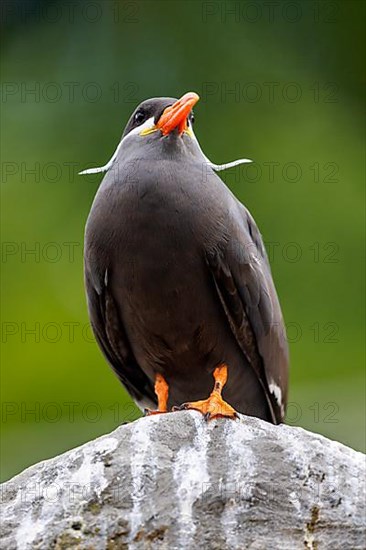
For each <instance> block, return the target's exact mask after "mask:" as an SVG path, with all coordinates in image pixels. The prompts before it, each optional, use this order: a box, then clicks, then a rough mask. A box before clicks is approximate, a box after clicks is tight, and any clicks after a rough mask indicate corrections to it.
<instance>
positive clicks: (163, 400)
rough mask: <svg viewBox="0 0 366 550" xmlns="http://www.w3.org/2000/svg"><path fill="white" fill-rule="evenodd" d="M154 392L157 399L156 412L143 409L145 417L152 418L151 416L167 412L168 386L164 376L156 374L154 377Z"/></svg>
mask: <svg viewBox="0 0 366 550" xmlns="http://www.w3.org/2000/svg"><path fill="white" fill-rule="evenodd" d="M154 390H155V393H156V396H157V398H158V408H157V410H156V411H152V410H150V409H145V411H144V413H145V416H152V415H153V414H164V413H167V412H168V406H167V405H168V394H169V386H168V383H167V382H166V380H165V378H164V376H162V375H161V374H157V375H156V376H155V386H154Z"/></svg>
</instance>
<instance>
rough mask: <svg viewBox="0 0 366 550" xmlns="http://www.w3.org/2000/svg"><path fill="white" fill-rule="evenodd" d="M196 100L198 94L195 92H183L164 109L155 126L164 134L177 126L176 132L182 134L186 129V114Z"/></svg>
mask: <svg viewBox="0 0 366 550" xmlns="http://www.w3.org/2000/svg"><path fill="white" fill-rule="evenodd" d="M198 100H199V95H198V94H196V93H195V92H188V93H187V94H184V95H183V96H182V97H181V98H180V99H178V101H176V102H175V103H173V105H170V107H167V108H166V109H165V110H164V112H163V114H162V115H161V117H160V118H159V121H158V123H157V124H156V126H157V128H159V130H161V131H162V133H163V135H164V136H166V135H168V134H170V132H171V131H172V130H174V129H175V128H178V133H179V134H182V133H183V132H184V130H186V129H187V118H188V115H189V113H190V112H191V110H192V109H193V106H194V105H196V103H197V101H198Z"/></svg>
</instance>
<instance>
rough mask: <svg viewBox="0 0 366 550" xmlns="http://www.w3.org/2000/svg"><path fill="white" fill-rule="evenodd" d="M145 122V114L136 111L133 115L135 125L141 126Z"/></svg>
mask: <svg viewBox="0 0 366 550" xmlns="http://www.w3.org/2000/svg"><path fill="white" fill-rule="evenodd" d="M144 120H145V113H143V112H142V111H137V113H136V114H135V122H136V123H137V124H142V123H143V122H144Z"/></svg>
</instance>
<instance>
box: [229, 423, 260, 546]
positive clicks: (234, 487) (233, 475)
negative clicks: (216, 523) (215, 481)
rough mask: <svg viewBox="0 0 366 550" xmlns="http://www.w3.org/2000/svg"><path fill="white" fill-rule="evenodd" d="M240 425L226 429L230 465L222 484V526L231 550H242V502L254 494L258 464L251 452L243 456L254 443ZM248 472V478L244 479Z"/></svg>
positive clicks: (247, 431) (251, 432) (251, 434)
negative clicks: (233, 549)
mask: <svg viewBox="0 0 366 550" xmlns="http://www.w3.org/2000/svg"><path fill="white" fill-rule="evenodd" d="M240 424H242V423H241V422H233V421H227V423H226V425H225V442H226V446H227V465H230V466H229V468H230V469H229V470H226V475H225V478H224V481H223V482H222V483H221V494H222V497H223V500H224V501H226V505H225V508H224V510H223V512H222V516H221V525H222V529H223V532H224V533H225V539H226V541H227V543H228V546H229V547H230V548H240V539H241V537H240V522H239V521H238V517H237V516H238V512H239V511H241V512H242V511H243V501H247V500H248V499H249V498H250V496H251V494H252V491H253V486H254V485H253V479H254V477H255V473H256V470H257V464H256V460H255V457H254V454H253V453H252V452H247V453H246V454H245V456H244V454H243V452H242V448H243V446H246V448H247V449H248V446H247V445H246V442H247V441H250V440H251V439H253V431H252V430H249V429H246V430H245V429H244V430H243V425H241V426H240ZM243 472H245V476H243Z"/></svg>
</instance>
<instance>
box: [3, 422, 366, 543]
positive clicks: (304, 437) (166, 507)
mask: <svg viewBox="0 0 366 550" xmlns="http://www.w3.org/2000/svg"><path fill="white" fill-rule="evenodd" d="M1 544H2V546H1V548H4V549H6V550H12V549H15V548H17V549H19V550H23V549H24V550H28V549H32V550H33V549H42V550H43V549H56V550H61V549H73V548H77V549H89V550H91V549H107V550H114V549H123V548H133V549H135V548H136V549H140V548H141V549H145V548H146V549H155V548H163V549H167V550H174V549H177V550H182V549H189V550H191V549H201V548H202V549H205V550H206V549H212V550H214V549H217V550H226V549H227V550H233V549H252V550H254V549H271V550H273V549H281V550H286V549H288V550H294V549H297V548H299V549H304V548H308V549H310V548H312V549H316V548H318V549H321V548H326V549H331V550H336V549H346V548H352V549H357V548H359V549H361V548H362V549H364V548H365V456H364V455H363V454H361V453H358V452H356V451H353V450H352V449H349V448H348V447H345V446H344V445H341V444H340V443H336V442H334V441H330V440H328V439H326V438H324V437H322V436H320V435H315V434H313V433H309V432H306V431H305V430H303V429H301V428H294V427H289V426H284V425H281V426H272V425H271V424H268V423H266V422H263V421H261V420H258V419H256V418H251V417H244V416H241V417H240V419H239V420H237V421H232V420H228V419H218V420H214V421H211V422H209V423H206V422H205V421H204V419H203V417H202V416H201V415H200V413H197V412H195V411H185V412H176V413H172V414H167V415H156V416H150V417H147V418H142V419H140V420H137V421H136V422H133V423H131V424H127V425H123V426H120V427H119V428H118V429H117V430H115V431H114V432H112V433H111V434H109V435H106V436H103V437H100V438H98V439H96V440H95V441H91V442H90V443H87V444H86V445H83V446H82V447H79V448H77V449H74V450H72V451H69V452H67V453H65V454H63V455H61V456H58V457H56V458H53V459H52V460H47V461H45V462H41V463H39V464H36V465H35V466H32V467H31V468H28V469H27V470H25V471H24V472H23V473H21V474H20V475H18V476H16V477H15V478H13V479H12V480H10V481H8V482H7V483H5V484H3V486H2V521H1Z"/></svg>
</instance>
